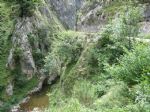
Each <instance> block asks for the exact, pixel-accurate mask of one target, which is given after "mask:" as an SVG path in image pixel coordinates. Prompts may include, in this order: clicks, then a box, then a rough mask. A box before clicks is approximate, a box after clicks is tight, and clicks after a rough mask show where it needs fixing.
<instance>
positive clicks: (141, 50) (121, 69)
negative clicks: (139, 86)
mask: <svg viewBox="0 0 150 112" xmlns="http://www.w3.org/2000/svg"><path fill="white" fill-rule="evenodd" d="M149 54H150V48H149V47H145V46H144V45H140V46H138V47H136V48H135V49H134V50H132V52H129V53H128V54H126V55H124V56H123V57H122V58H121V59H120V61H119V64H118V65H113V66H112V67H111V69H110V70H108V71H109V72H110V74H112V75H113V76H114V77H117V78H119V79H121V80H123V81H124V82H127V83H128V84H136V83H140V82H141V81H142V77H145V78H146V80H150V79H149V78H150V76H149V72H150V71H149V67H150V63H149V61H150V56H149Z"/></svg>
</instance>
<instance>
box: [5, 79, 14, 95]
mask: <svg viewBox="0 0 150 112" xmlns="http://www.w3.org/2000/svg"><path fill="white" fill-rule="evenodd" d="M13 88H14V87H13V84H12V83H11V82H10V83H9V84H8V85H7V87H6V93H7V95H8V96H12V95H13Z"/></svg>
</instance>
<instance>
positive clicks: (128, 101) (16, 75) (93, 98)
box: [0, 0, 150, 112]
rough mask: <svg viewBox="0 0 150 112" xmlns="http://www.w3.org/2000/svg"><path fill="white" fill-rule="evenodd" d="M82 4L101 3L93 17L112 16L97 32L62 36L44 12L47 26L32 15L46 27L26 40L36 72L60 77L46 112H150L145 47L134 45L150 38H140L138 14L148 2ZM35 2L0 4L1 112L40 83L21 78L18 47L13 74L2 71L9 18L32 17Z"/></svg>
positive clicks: (95, 0) (14, 0) (10, 25)
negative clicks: (9, 88)
mask: <svg viewBox="0 0 150 112" xmlns="http://www.w3.org/2000/svg"><path fill="white" fill-rule="evenodd" d="M87 1H88V3H89V4H88V5H89V6H92V5H94V4H95V3H99V2H102V1H103V3H104V6H105V7H104V8H103V10H101V11H100V12H98V14H102V13H108V15H115V16H111V19H110V22H109V24H108V25H106V26H105V28H103V29H102V30H101V31H100V32H98V33H87V32H77V31H65V30H64V28H63V26H62V25H61V24H59V23H60V22H59V21H58V19H57V18H56V17H55V15H54V13H53V12H52V10H51V9H49V10H47V11H48V13H50V16H51V20H50V21H49V19H50V18H49V17H42V15H41V14H40V13H39V12H38V11H37V12H36V16H38V19H41V20H42V21H44V22H43V23H42V25H43V24H46V25H45V26H44V27H43V26H42V25H41V26H42V27H40V28H35V29H34V30H33V32H32V33H31V34H28V35H27V36H28V39H29V43H30V45H31V48H32V55H33V58H34V61H35V64H36V68H37V69H38V70H41V69H42V70H43V72H45V74H47V75H48V76H53V75H58V76H59V77H60V79H59V81H58V83H57V84H56V85H55V87H53V88H52V91H51V93H49V97H50V103H49V107H48V108H47V109H45V112H150V86H149V85H150V63H149V62H150V56H149V54H150V45H149V43H139V42H137V41H136V38H139V39H140V38H142V39H145V38H147V39H149V38H150V36H149V34H148V35H144V36H143V34H139V27H140V26H139V21H141V20H142V14H143V6H142V5H139V3H143V2H144V3H145V2H146V3H147V2H148V1H142V0H138V2H137V0H124V1H121V0H105V1H104V0H87ZM39 2H40V0H1V1H0V101H3V102H4V106H3V108H0V111H2V112H5V111H6V112H7V111H9V108H10V106H11V105H13V104H16V103H17V102H19V101H20V100H21V99H22V98H24V97H25V96H26V93H27V92H28V91H29V90H31V89H32V88H33V87H35V86H36V85H37V83H38V81H39V80H38V78H37V77H36V76H34V77H33V78H32V79H30V80H28V79H27V78H26V74H23V73H22V71H21V65H20V62H19V61H18V60H20V58H21V56H22V53H23V51H22V50H21V49H20V48H19V46H16V48H14V49H15V52H14V58H15V62H16V66H15V68H14V69H13V70H8V69H7V68H6V66H5V65H6V63H7V57H8V54H9V50H10V48H11V43H10V41H11V39H10V37H11V35H12V32H13V30H14V29H13V27H14V22H15V19H14V18H13V17H14V16H16V17H22V18H23V17H30V16H32V15H34V11H35V9H36V7H37V5H38V3H39ZM11 3H12V4H11ZM44 5H45V6H46V4H44ZM12 9H15V10H12ZM88 10H90V9H88ZM17 11H18V12H17ZM83 12H84V11H83ZM116 12H117V14H116ZM46 13H47V12H46ZM48 16H49V15H48ZM35 20H36V19H35ZM33 27H34V25H33ZM44 59H45V60H44ZM8 81H13V84H14V89H13V90H14V94H13V95H12V96H9V97H8V96H7V95H6V94H5V90H6V86H7V84H8Z"/></svg>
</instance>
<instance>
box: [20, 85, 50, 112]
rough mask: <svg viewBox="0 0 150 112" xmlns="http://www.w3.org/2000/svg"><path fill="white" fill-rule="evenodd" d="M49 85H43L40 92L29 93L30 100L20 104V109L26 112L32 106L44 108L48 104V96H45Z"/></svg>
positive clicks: (32, 107)
mask: <svg viewBox="0 0 150 112" xmlns="http://www.w3.org/2000/svg"><path fill="white" fill-rule="evenodd" d="M49 88H50V87H48V86H45V87H44V88H43V89H42V90H41V92H39V93H35V94H33V95H31V96H30V97H31V98H30V100H29V101H28V102H27V103H24V104H21V105H20V106H21V110H23V111H25V112H27V111H31V110H33V109H34V108H40V109H42V108H46V107H48V104H49V97H48V96H47V94H48V92H49V91H50V89H49Z"/></svg>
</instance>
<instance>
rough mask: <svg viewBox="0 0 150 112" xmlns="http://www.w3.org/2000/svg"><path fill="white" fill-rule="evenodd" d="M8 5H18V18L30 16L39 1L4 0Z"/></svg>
mask: <svg viewBox="0 0 150 112" xmlns="http://www.w3.org/2000/svg"><path fill="white" fill-rule="evenodd" d="M6 1H8V2H10V3H14V4H16V5H19V10H18V11H19V13H20V16H21V17H23V16H31V15H32V14H33V11H34V9H35V8H36V5H37V3H39V2H40V0H6Z"/></svg>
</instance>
